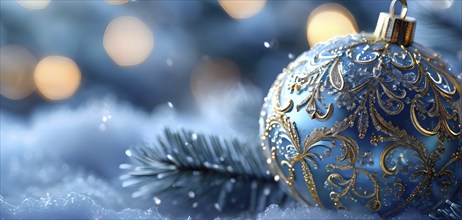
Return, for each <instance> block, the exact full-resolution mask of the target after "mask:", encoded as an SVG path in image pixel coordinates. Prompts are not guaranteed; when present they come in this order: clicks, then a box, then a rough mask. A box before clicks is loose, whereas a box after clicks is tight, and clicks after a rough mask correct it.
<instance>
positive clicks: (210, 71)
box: [191, 58, 240, 103]
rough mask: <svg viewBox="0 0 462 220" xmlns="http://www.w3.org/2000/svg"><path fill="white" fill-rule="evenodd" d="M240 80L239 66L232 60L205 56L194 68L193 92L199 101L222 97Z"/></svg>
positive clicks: (192, 77) (204, 101)
mask: <svg viewBox="0 0 462 220" xmlns="http://www.w3.org/2000/svg"><path fill="white" fill-rule="evenodd" d="M239 82H240V71H239V67H237V65H236V64H234V63H233V62H232V61H230V60H226V59H211V58H205V59H203V60H202V62H200V63H199V64H198V65H197V66H196V67H195V68H194V70H193V72H192V75H191V92H192V94H193V96H194V98H195V99H196V101H198V102H199V103H206V102H208V101H210V99H214V98H217V97H221V96H222V95H223V94H224V93H226V92H227V91H228V90H230V89H231V88H232V87H233V86H235V85H236V84H237V83H239Z"/></svg>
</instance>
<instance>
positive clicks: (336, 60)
mask: <svg viewBox="0 0 462 220" xmlns="http://www.w3.org/2000/svg"><path fill="white" fill-rule="evenodd" d="M284 89H287V90H284ZM271 91H272V93H270V94H269V96H268V97H269V99H268V100H269V101H268V102H267V103H266V104H265V106H266V109H265V107H264V111H267V112H268V113H269V114H267V116H265V117H266V118H265V120H263V122H264V126H263V135H262V139H263V140H264V143H265V146H264V148H266V149H270V150H271V164H270V165H271V167H272V170H273V171H274V173H275V174H276V175H278V176H279V177H281V179H282V180H283V182H284V183H286V184H287V185H288V186H289V189H290V191H291V192H292V193H293V194H294V195H296V197H297V198H299V199H300V200H302V201H304V202H305V203H307V204H311V205H313V204H317V205H319V206H326V207H332V206H333V207H336V208H337V209H348V205H347V203H348V204H351V202H350V200H351V201H358V200H360V201H364V203H363V204H365V205H366V207H368V208H369V209H371V210H372V211H375V212H379V213H381V214H382V215H384V216H389V215H393V214H394V213H397V212H398V211H399V210H402V209H403V208H404V207H407V206H408V205H410V204H411V203H414V202H416V203H418V202H420V201H418V200H417V198H420V197H423V198H424V197H429V195H430V194H432V192H431V189H432V186H433V185H434V184H438V186H440V187H439V188H440V190H441V195H440V196H441V198H447V196H448V195H449V194H450V192H451V190H452V189H453V188H454V187H455V186H454V182H455V181H454V180H453V179H454V178H461V177H453V176H454V171H453V170H454V169H456V168H455V167H456V165H455V164H459V166H460V165H462V148H461V147H460V145H459V148H458V149H457V150H455V148H450V147H452V146H454V145H457V139H458V138H459V137H460V135H461V128H460V124H461V122H462V120H461V116H460V115H459V114H460V112H462V106H461V105H460V104H457V103H458V102H459V103H460V99H461V97H462V91H461V85H460V84H458V83H457V81H456V80H455V78H454V76H453V75H452V74H451V73H449V72H448V67H447V66H446V64H444V62H442V61H440V58H439V57H438V56H433V55H432V56H430V55H428V53H427V52H425V50H424V49H421V47H419V46H418V45H416V46H410V47H404V46H398V45H394V44H390V43H387V42H383V41H378V40H376V39H375V38H373V37H370V36H369V35H364V34H360V35H353V36H349V37H344V38H338V39H336V40H333V41H332V42H328V43H326V44H321V45H319V46H317V48H316V47H315V48H313V49H312V50H311V51H309V52H307V53H304V54H302V55H301V56H300V57H299V58H297V59H296V60H295V61H294V62H293V63H291V64H290V65H289V67H288V68H287V69H284V72H283V73H282V74H281V75H280V76H279V77H278V79H277V80H276V82H275V83H274V84H273V87H272V90H271ZM283 91H284V92H285V93H284V96H281V94H283ZM281 102H284V103H287V104H285V105H281V104H280V103H281ZM281 106H282V107H281ZM294 107H295V108H294ZM302 108H304V109H305V112H306V113H307V114H308V117H307V119H304V118H303V116H301V114H302V112H301V110H302ZM334 112H337V113H336V114H339V116H342V115H344V118H343V119H341V120H340V121H339V122H337V121H332V120H331V119H332V118H336V119H335V120H339V119H338V116H337V117H333V115H334ZM265 115H266V114H265ZM292 117H293V119H292ZM403 117H406V118H403ZM292 120H293V121H292ZM407 121H410V122H409V123H408V122H407ZM299 123H301V124H300V125H299ZM307 123H315V125H307ZM355 125H356V127H355ZM316 126H317V127H316ZM411 126H412V128H411ZM297 127H298V128H297ZM353 127H355V128H353ZM300 129H302V130H300ZM306 129H310V130H306ZM353 131H354V132H356V133H354V132H353ZM353 134H356V135H357V137H358V139H357V138H355V137H354V135H353ZM432 136H437V138H436V139H435V138H432V139H428V140H430V141H428V140H426V141H423V140H424V139H425V138H426V137H429V138H431V137H432ZM363 139H365V140H364V141H363ZM435 140H436V141H435ZM301 141H303V142H301ZM327 142H330V143H331V144H330V145H328V144H325V143H327ZM335 146H339V147H338V148H337V149H338V150H335V152H337V153H336V154H331V152H334V151H333V149H334V147H335ZM448 147H449V148H448ZM362 148H365V149H373V151H376V152H378V153H377V154H376V155H377V157H376V160H378V163H377V164H379V168H378V169H376V170H374V169H375V168H374V167H375V166H372V165H370V164H369V165H370V166H369V167H367V166H368V164H366V163H364V162H362V161H361V160H364V157H365V156H361V155H365V154H366V152H367V157H371V158H374V155H375V154H374V153H373V152H370V151H366V150H365V149H362ZM319 149H325V150H327V152H329V153H328V154H327V153H326V154H324V155H321V154H320V153H319ZM396 152H401V153H400V154H399V155H395V153H396ZM410 152H412V153H410ZM373 164H374V163H373ZM321 165H323V166H325V168H326V170H327V172H326V176H325V182H326V183H328V184H329V185H331V186H332V187H333V188H332V189H331V191H330V193H327V195H328V198H329V200H330V202H331V203H329V201H327V200H326V199H324V196H323V195H326V194H325V193H319V191H320V190H325V189H321V188H317V187H319V186H317V185H316V183H317V182H319V180H317V178H319V177H318V176H315V175H314V174H313V172H314V170H318V168H319V166H321ZM399 166H405V168H403V169H401V168H400V167H399ZM296 167H300V169H301V172H302V173H303V178H302V179H303V182H304V183H305V185H306V189H303V190H306V191H307V192H308V194H309V195H310V197H309V199H308V198H306V196H304V195H305V194H303V193H300V190H302V189H300V188H297V186H296V184H295V182H297V179H298V178H299V177H298V176H297V174H296V171H295V168H296ZM459 172H460V171H459ZM391 177H393V179H392V181H391V182H390V184H391V185H390V186H391V187H394V188H395V189H397V190H398V191H397V192H396V193H394V195H393V196H391V197H390V198H389V199H391V200H392V202H393V203H394V204H395V205H394V207H393V208H390V207H387V208H385V209H384V204H385V203H384V202H383V201H384V200H386V199H388V198H385V197H386V196H383V195H382V194H383V193H382V188H383V187H385V185H384V184H385V180H386V179H390V178H391ZM323 178H324V177H323ZM406 178H408V179H406ZM321 181H324V180H321ZM403 181H408V182H409V184H414V185H415V187H413V188H412V189H410V188H409V187H405V185H404V183H403ZM460 181H462V180H459V182H460ZM414 182H415V183H414ZM387 184H388V183H387ZM364 187H366V188H367V187H372V189H371V190H370V191H368V192H366V191H365V190H362V191H361V189H362V188H364ZM303 190H302V191H303ZM398 203H399V204H398Z"/></svg>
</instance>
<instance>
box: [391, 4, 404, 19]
mask: <svg viewBox="0 0 462 220" xmlns="http://www.w3.org/2000/svg"><path fill="white" fill-rule="evenodd" d="M397 1H399V2H401V4H402V5H403V7H402V9H401V19H405V18H406V15H407V0H393V1H392V2H391V4H390V16H391V17H393V16H395V5H396V2H397Z"/></svg>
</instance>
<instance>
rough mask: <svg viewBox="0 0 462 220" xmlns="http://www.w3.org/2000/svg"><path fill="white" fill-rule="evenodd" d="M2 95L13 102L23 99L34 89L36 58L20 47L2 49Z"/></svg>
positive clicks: (0, 66) (0, 50)
mask: <svg viewBox="0 0 462 220" xmlns="http://www.w3.org/2000/svg"><path fill="white" fill-rule="evenodd" d="M0 63H1V64H0V82H1V84H0V93H1V94H2V95H3V96H5V97H7V98H9V99H13V100H19V99H22V98H24V97H26V96H28V95H29V94H31V93H32V92H33V91H34V89H35V86H34V77H33V75H34V68H35V65H36V64H37V60H36V59H35V57H34V56H33V55H32V54H31V53H30V52H29V51H27V50H26V49H25V48H23V47H21V46H18V45H7V46H4V47H2V48H0Z"/></svg>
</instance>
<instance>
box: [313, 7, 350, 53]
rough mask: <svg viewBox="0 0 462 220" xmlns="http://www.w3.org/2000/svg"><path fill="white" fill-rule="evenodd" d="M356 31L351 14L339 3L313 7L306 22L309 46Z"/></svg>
mask: <svg viewBox="0 0 462 220" xmlns="http://www.w3.org/2000/svg"><path fill="white" fill-rule="evenodd" d="M354 33H358V25H357V24H356V20H355V19H354V17H353V15H352V14H351V13H350V12H349V11H348V9H346V8H345V7H343V6H341V5H339V4H324V5H321V6H319V7H318V8H316V9H314V10H313V12H312V13H311V14H310V17H309V18H308V22H307V24H306V36H307V38H308V43H309V44H310V46H314V45H315V44H316V43H319V42H324V41H327V40H329V39H330V38H332V37H335V36H339V35H346V34H354Z"/></svg>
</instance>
